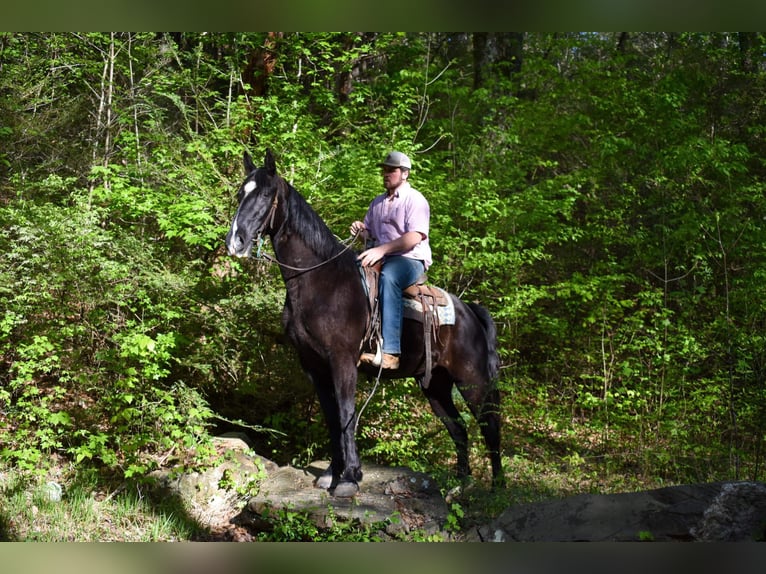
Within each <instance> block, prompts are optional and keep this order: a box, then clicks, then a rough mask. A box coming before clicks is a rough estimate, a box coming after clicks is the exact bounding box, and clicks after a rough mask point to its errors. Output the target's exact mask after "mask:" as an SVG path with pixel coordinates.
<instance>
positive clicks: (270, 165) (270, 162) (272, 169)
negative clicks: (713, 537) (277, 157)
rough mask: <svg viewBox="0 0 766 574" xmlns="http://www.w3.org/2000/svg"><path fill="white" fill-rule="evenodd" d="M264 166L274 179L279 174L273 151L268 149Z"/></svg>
mask: <svg viewBox="0 0 766 574" xmlns="http://www.w3.org/2000/svg"><path fill="white" fill-rule="evenodd" d="M263 165H264V166H265V167H266V172H267V173H268V174H269V175H270V176H272V177H273V176H275V175H276V174H277V162H275V161H274V156H273V155H272V154H271V149H266V157H265V158H263Z"/></svg>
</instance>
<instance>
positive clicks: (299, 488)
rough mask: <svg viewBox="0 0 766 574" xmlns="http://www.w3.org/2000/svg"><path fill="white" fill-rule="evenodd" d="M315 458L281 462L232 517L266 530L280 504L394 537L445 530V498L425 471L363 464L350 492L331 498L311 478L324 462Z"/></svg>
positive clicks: (323, 524)
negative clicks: (378, 528) (305, 462)
mask: <svg viewBox="0 0 766 574" xmlns="http://www.w3.org/2000/svg"><path fill="white" fill-rule="evenodd" d="M328 464H329V463H328V462H327V461H317V462H314V463H312V464H310V465H309V466H308V467H306V468H294V467H291V466H285V467H280V468H279V469H277V470H276V471H275V472H273V473H270V474H269V476H268V477H267V478H266V479H265V480H264V481H263V482H262V483H261V484H260V490H259V492H258V494H257V495H256V496H254V497H252V498H251V499H250V501H249V502H248V504H247V506H246V508H245V509H244V510H243V512H242V513H241V514H240V515H239V516H238V517H237V518H236V523H237V524H240V525H244V526H247V527H248V528H250V529H255V530H268V529H269V528H270V520H271V518H270V517H273V516H278V515H279V511H280V510H291V511H296V512H300V513H302V514H305V515H306V516H307V517H309V519H310V520H312V521H313V522H314V523H315V524H316V525H317V526H318V527H320V528H331V527H332V526H333V521H334V520H343V521H346V522H355V523H358V524H363V525H373V524H379V525H382V526H383V527H384V531H385V533H386V534H388V535H390V536H392V537H396V536H397V535H399V534H407V533H409V532H411V531H413V530H419V531H421V532H423V533H424V534H426V535H432V534H437V533H439V534H443V536H444V538H445V539H446V537H447V534H446V533H444V532H442V527H443V525H444V523H445V522H446V519H447V514H448V508H447V503H446V502H445V500H444V498H443V497H442V496H441V494H440V492H439V489H438V488H437V485H436V484H435V483H434V481H433V479H431V478H430V477H429V476H428V475H426V474H423V473H420V472H415V471H413V470H411V469H409V468H405V467H386V466H380V465H374V464H368V463H366V464H364V466H363V468H364V480H362V482H361V483H360V491H359V492H358V493H357V494H356V496H354V497H353V498H335V497H332V496H330V495H329V494H328V493H327V491H325V490H323V489H319V488H315V487H314V484H313V483H314V480H315V479H316V478H317V477H318V476H319V475H320V474H321V473H322V472H323V471H324V469H325V468H327V466H328Z"/></svg>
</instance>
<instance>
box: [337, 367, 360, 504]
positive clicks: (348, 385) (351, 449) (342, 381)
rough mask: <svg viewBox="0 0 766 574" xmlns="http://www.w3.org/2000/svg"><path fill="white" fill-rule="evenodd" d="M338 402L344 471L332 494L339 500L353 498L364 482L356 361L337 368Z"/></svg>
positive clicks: (342, 470)
mask: <svg viewBox="0 0 766 574" xmlns="http://www.w3.org/2000/svg"><path fill="white" fill-rule="evenodd" d="M333 371H334V373H333V374H334V376H333V380H334V385H335V400H336V402H337V410H338V415H339V416H338V421H339V431H340V437H339V438H340V441H339V442H340V448H341V453H342V460H343V468H342V469H340V470H341V473H340V477H339V480H338V484H337V485H336V486H335V490H334V491H333V493H332V494H333V495H334V496H337V497H340V498H347V497H351V496H354V495H355V494H356V493H357V492H358V491H359V484H358V483H359V482H360V481H361V480H362V464H361V462H360V461H359V453H358V451H357V447H356V437H355V434H356V379H357V370H356V362H355V359H354V358H352V359H351V360H349V361H345V362H343V364H340V365H336V366H335V368H334V370H333Z"/></svg>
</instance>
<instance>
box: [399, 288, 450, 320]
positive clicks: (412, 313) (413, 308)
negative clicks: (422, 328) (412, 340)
mask: <svg viewBox="0 0 766 574" xmlns="http://www.w3.org/2000/svg"><path fill="white" fill-rule="evenodd" d="M431 289H436V290H438V291H439V292H440V293H441V294H442V295H443V296H444V299H445V300H446V301H447V304H446V305H437V306H436V310H437V313H438V314H439V324H440V325H454V324H455V304H454V302H453V301H452V297H450V294H449V293H447V292H446V291H445V290H444V289H442V288H440V287H431ZM422 315H423V306H422V305H421V304H420V300H418V299H410V298H409V297H405V298H404V316H405V317H406V318H407V319H414V320H416V321H422V320H423V317H422Z"/></svg>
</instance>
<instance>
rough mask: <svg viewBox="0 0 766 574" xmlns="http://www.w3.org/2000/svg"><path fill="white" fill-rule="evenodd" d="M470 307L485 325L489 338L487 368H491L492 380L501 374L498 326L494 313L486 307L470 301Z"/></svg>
mask: <svg viewBox="0 0 766 574" xmlns="http://www.w3.org/2000/svg"><path fill="white" fill-rule="evenodd" d="M468 307H469V308H470V309H471V311H473V314H474V315H476V318H477V319H478V320H479V322H480V323H481V326H482V327H484V333H485V335H486V337H485V338H486V340H487V368H488V369H489V378H490V380H493V381H494V380H496V379H497V377H498V375H499V374H500V356H499V355H498V354H497V328H496V327H495V322H494V321H493V320H492V315H490V314H489V311H487V309H486V308H485V307H482V306H481V305H479V304H477V303H468Z"/></svg>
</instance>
